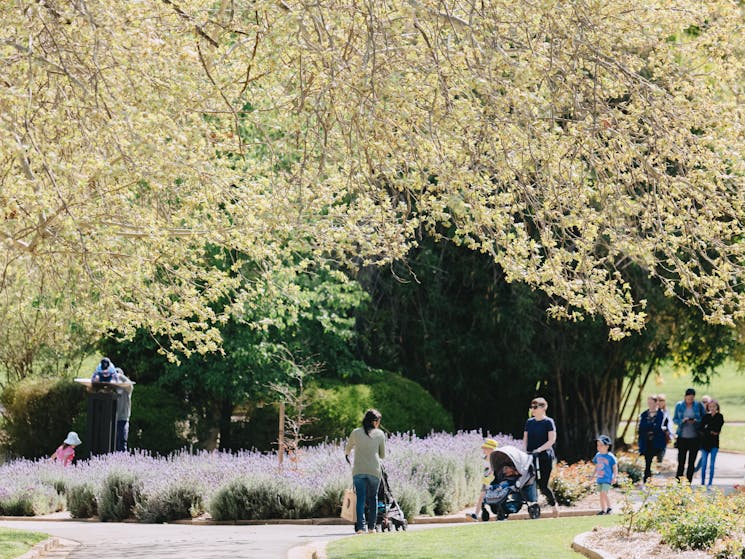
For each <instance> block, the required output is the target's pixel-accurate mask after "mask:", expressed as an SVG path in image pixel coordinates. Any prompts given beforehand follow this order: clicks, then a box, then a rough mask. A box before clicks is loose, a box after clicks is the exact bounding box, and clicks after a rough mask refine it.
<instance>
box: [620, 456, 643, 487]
mask: <svg viewBox="0 0 745 559" xmlns="http://www.w3.org/2000/svg"><path fill="white" fill-rule="evenodd" d="M617 458H618V473H619V474H626V475H627V476H628V478H629V480H631V483H639V482H640V481H641V480H642V478H643V477H644V465H643V464H642V463H641V462H639V459H638V456H634V457H632V456H631V455H628V454H621V455H619V456H617Z"/></svg>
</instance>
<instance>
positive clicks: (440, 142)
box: [0, 0, 745, 352]
mask: <svg viewBox="0 0 745 559" xmlns="http://www.w3.org/2000/svg"><path fill="white" fill-rule="evenodd" d="M742 17H743V13H742V6H740V4H739V3H737V2H733V1H725V0H713V1H711V2H702V3H695V4H692V3H690V2H686V1H683V0H677V1H668V0H665V1H663V0H653V1H651V2H647V3H645V4H644V5H639V4H638V3H637V2H632V1H631V0H619V1H617V2H607V3H606V2H601V1H595V0H583V1H580V2H560V1H558V0H553V1H551V0H536V1H522V0H520V1H518V0H505V1H496V0H486V1H483V0H478V1H477V0H450V1H440V0H438V1H435V0H383V1H376V2H366V3H362V2H359V1H358V0H319V1H317V2H313V3H305V2H301V1H293V0H279V1H278V0H271V1H270V0H255V1H251V2H248V1H242V0H232V1H228V0H222V1H218V2H214V1H206V0H192V1H190V2H188V3H183V4H179V3H178V2H174V1H172V0H163V1H162V2H132V1H130V0H106V1H102V0H98V1H89V2H85V3H80V2H70V3H67V2H32V1H30V0H25V1H23V0H22V1H18V2H15V3H13V4H12V5H11V6H6V7H5V8H4V9H3V11H2V14H1V15H0V22H2V32H1V33H2V39H0V238H2V239H3V240H4V243H5V246H6V251H5V252H4V255H3V256H2V274H1V275H0V304H1V305H2V306H3V307H4V308H3V315H5V316H12V317H15V318H16V319H17V320H18V321H20V322H24V323H28V322H29V317H30V315H29V313H41V314H42V316H44V317H45V319H46V320H47V325H51V324H57V325H59V328H56V329H55V328H50V331H54V332H55V333H56V335H57V336H58V337H59V336H65V335H67V334H66V333H68V332H70V331H71V330H70V326H69V325H70V322H71V321H73V322H74V324H75V325H76V328H75V329H74V332H75V333H78V332H79V331H80V329H83V330H86V331H90V332H93V333H101V332H105V331H108V330H111V329H113V328H118V329H120V330H123V331H124V332H125V333H129V334H131V333H133V332H134V331H135V328H137V327H145V328H148V329H150V330H151V331H153V332H155V333H158V334H165V335H170V336H171V337H172V338H171V339H172V343H173V344H174V346H175V348H176V349H177V350H181V351H186V352H189V351H191V350H193V349H195V348H196V349H199V350H200V351H208V350H211V349H215V348H216V347H218V344H219V342H220V333H219V325H220V324H224V323H226V322H227V321H228V320H229V319H230V317H231V316H238V317H239V318H240V317H242V316H243V315H244V314H248V315H249V316H251V314H252V313H250V312H249V313H245V309H246V306H247V305H248V306H250V305H252V304H254V302H255V301H256V293H254V292H252V291H251V289H250V288H249V289H246V288H245V286H246V285H249V286H250V285H251V282H250V281H248V282H246V281H244V279H245V278H241V277H240V275H241V269H242V268H243V262H240V261H236V262H228V265H227V266H211V265H209V262H210V258H211V250H210V247H214V246H217V247H221V248H224V249H226V252H225V254H231V253H232V252H231V251H235V252H236V253H240V254H242V255H245V258H246V259H248V260H250V261H251V262H255V263H258V266H259V269H260V270H264V271H265V272H266V274H267V277H271V275H272V274H273V273H275V271H276V270H277V269H278V268H281V267H284V266H286V265H287V262H295V264H294V265H296V266H297V267H298V268H301V269H302V267H303V266H304V265H306V264H304V263H303V262H302V260H297V259H293V258H291V255H295V254H304V255H308V258H310V259H322V260H330V261H332V262H335V263H338V264H339V265H342V266H348V267H350V268H352V269H355V268H356V267H357V266H360V265H369V264H385V263H388V262H390V261H392V260H394V259H400V258H403V257H405V255H406V254H407V252H408V250H409V248H410V247H411V246H412V245H413V244H415V243H416V240H415V239H416V238H415V235H414V234H415V232H416V231H417V229H424V230H427V231H429V232H430V233H431V234H437V231H438V228H441V227H443V226H444V227H448V228H450V229H451V230H452V231H453V235H452V237H453V239H454V240H455V241H456V242H457V243H461V244H463V245H465V246H467V247H469V248H472V249H474V250H477V251H483V252H485V253H488V254H489V255H491V257H492V258H493V260H494V261H495V262H496V263H497V264H498V265H499V266H500V267H501V269H503V270H504V272H505V276H506V278H507V279H508V280H510V281H515V280H520V281H523V282H525V283H527V284H528V285H530V286H532V287H534V288H538V289H540V290H542V291H544V292H545V293H546V294H547V295H548V296H549V297H550V300H551V309H552V311H554V313H555V314H557V315H561V316H565V317H569V318H579V317H581V316H583V315H596V316H600V317H602V318H603V319H604V320H605V322H606V323H607V324H609V325H610V326H611V334H612V336H614V337H617V338H620V337H623V336H624V335H625V334H626V333H628V332H629V331H633V330H637V329H640V328H642V327H643V325H644V323H645V320H646V315H645V301H644V300H643V299H639V298H637V297H635V294H634V292H633V290H632V288H631V286H630V285H629V283H628V281H627V280H626V279H625V277H624V273H625V271H626V269H627V267H628V266H629V265H630V264H634V265H636V266H639V267H640V268H641V269H642V270H643V271H644V273H646V274H648V275H650V276H652V277H654V278H656V279H657V280H659V281H660V282H662V283H663V284H664V285H665V287H666V293H667V295H668V296H670V297H678V298H680V299H682V300H684V301H686V302H687V303H689V304H691V305H693V306H694V307H696V308H698V309H699V311H700V312H701V313H702V314H704V315H705V316H707V317H708V318H710V319H711V320H713V321H715V322H718V323H723V324H731V323H732V322H733V321H734V320H736V319H737V318H740V317H741V316H742V313H743V309H745V305H744V302H745V301H744V300H743V293H742V289H741V287H740V285H741V282H742V279H743V262H742V251H743V247H744V246H745V245H743V244H742V243H741V242H740V239H741V236H742V234H743V217H744V215H743V212H744V209H743V197H745V188H743V186H744V185H743V176H745V173H744V172H743V171H745V169H744V168H743V167H744V166H745V162H743V158H742V154H743V153H745V126H744V123H743V117H744V116H745V115H744V114H743V107H744V106H745V104H744V103H743V98H742V96H743V91H742V84H743V68H745V64H744V62H745V61H744V58H745V53H744V52H743V49H744V48H745V47H743V44H742V41H741V40H740V37H741V31H742ZM216 301H227V303H226V304H224V305H222V306H216V305H214V303H215V302H216ZM254 326H255V327H260V325H258V324H254ZM6 327H11V326H5V325H4V326H3V328H6ZM70 335H72V333H71V334H70ZM76 335H77V334H76ZM55 343H59V340H57V342H55Z"/></svg>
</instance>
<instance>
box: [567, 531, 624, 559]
mask: <svg viewBox="0 0 745 559" xmlns="http://www.w3.org/2000/svg"><path fill="white" fill-rule="evenodd" d="M591 533H592V532H582V533H581V534H577V535H576V536H575V537H574V540H573V541H572V549H573V550H574V551H576V552H577V553H581V554H582V555H584V556H585V557H588V558H589V559H616V557H615V556H614V555H610V554H608V553H605V552H603V551H601V550H599V549H593V548H592V547H590V545H589V544H588V543H587V541H586V540H587V538H588V536H589V535H590V534H591Z"/></svg>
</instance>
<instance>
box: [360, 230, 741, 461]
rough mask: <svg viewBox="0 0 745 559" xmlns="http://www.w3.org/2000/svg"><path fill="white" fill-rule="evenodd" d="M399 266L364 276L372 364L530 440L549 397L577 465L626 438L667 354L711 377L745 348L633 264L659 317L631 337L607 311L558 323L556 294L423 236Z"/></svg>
mask: <svg viewBox="0 0 745 559" xmlns="http://www.w3.org/2000/svg"><path fill="white" fill-rule="evenodd" d="M397 271H398V277H399V279H395V278H390V277H387V276H386V275H385V274H379V273H373V272H371V273H370V274H369V275H368V276H367V278H366V280H365V282H364V283H365V285H366V286H367V287H368V289H370V290H371V297H372V299H373V300H374V301H376V302H377V303H378V304H377V305H376V306H371V307H370V308H369V310H368V312H366V313H363V314H362V316H361V317H360V325H361V329H362V332H361V340H362V344H361V347H362V355H363V356H364V359H366V360H368V361H369V362H370V363H371V364H374V365H375V366H380V367H388V368H393V369H400V370H402V371H404V373H405V374H406V376H408V377H409V378H412V379H414V380H416V381H417V382H419V383H421V384H422V385H423V386H424V387H425V388H427V389H428V390H429V391H430V392H431V393H432V394H433V395H435V397H436V398H437V399H438V400H440V401H441V402H442V403H443V405H444V406H445V408H446V409H447V410H448V411H449V412H450V413H452V414H453V417H454V419H455V423H456V427H458V428H483V429H485V430H488V431H491V432H508V433H511V434H513V435H515V436H517V437H521V436H522V430H523V425H524V422H525V419H526V418H527V417H528V410H527V407H528V403H529V402H530V399H531V398H532V397H533V396H535V395H542V396H544V397H545V398H546V399H547V400H548V401H549V415H551V416H552V417H554V418H555V419H556V421H557V425H558V451H559V453H560V454H561V456H562V458H566V459H570V460H572V459H575V458H585V457H587V456H588V455H589V453H591V452H592V441H593V439H594V437H595V436H596V435H597V434H599V433H607V434H610V435H611V436H613V435H615V433H616V428H617V425H618V422H619V415H618V414H619V410H620V407H621V401H622V399H623V398H624V396H625V394H624V391H623V390H624V388H623V387H624V382H625V381H626V380H628V379H631V380H632V381H634V382H635V383H637V384H638V383H639V382H640V381H643V379H644V378H645V377H647V376H648V374H649V373H650V372H653V371H656V369H657V368H658V367H659V365H660V364H661V363H662V362H663V361H664V360H667V359H672V360H675V361H676V362H677V363H678V364H679V365H680V366H681V367H684V368H686V369H687V370H690V371H691V373H692V375H693V376H694V377H695V378H696V379H698V380H704V379H706V378H708V377H709V375H711V374H712V373H713V370H714V368H715V367H716V366H717V365H718V364H720V363H721V362H722V361H723V360H724V359H725V358H726V357H727V355H728V354H729V352H730V351H731V350H732V349H733V348H734V347H736V346H737V344H738V339H737V331H736V330H735V329H732V328H729V327H725V326H717V325H712V324H709V323H707V322H706V321H705V320H703V318H702V316H701V314H700V313H699V312H698V311H697V310H696V309H694V308H691V307H689V306H687V305H685V304H684V303H682V302H680V301H676V300H674V299H670V298H668V297H665V296H664V294H663V292H662V288H661V287H660V286H659V284H658V283H657V282H656V281H655V280H654V279H650V278H649V277H648V276H647V274H645V273H644V272H643V271H641V270H639V269H636V268H634V267H629V268H628V269H627V270H626V278H627V281H628V283H629V286H630V288H631V289H633V290H634V294H635V296H639V297H644V298H645V299H647V300H648V302H649V303H648V311H649V315H648V319H647V321H646V325H645V328H644V329H643V330H642V331H640V332H638V333H636V334H634V335H631V336H628V337H626V338H624V339H623V340H620V341H614V340H612V339H610V336H609V327H608V325H607V324H605V322H604V321H603V320H602V319H600V318H594V319H593V318H587V319H583V320H576V321H566V320H559V319H556V318H552V317H551V316H549V315H547V313H546V308H547V307H549V306H550V304H551V301H550V300H549V299H547V298H546V296H545V294H543V293H541V292H539V291H535V290H532V289H530V288H529V287H528V286H526V285H524V284H520V283H514V282H513V283H509V282H507V281H506V278H505V277H504V275H503V273H502V271H501V270H500V269H499V267H497V266H495V265H494V264H493V262H491V261H490V259H489V258H488V257H487V256H484V255H479V254H477V253H474V252H472V251H468V250H466V249H464V248H462V247H457V246H454V245H453V244H452V243H448V242H446V241H443V242H435V241H434V240H432V239H428V238H424V239H422V240H421V242H420V246H419V249H418V250H417V251H414V252H413V253H412V254H411V258H410V259H408V260H407V262H406V265H405V266H404V265H401V266H400V267H399V268H398V269H397ZM400 278H406V280H407V281H406V282H402V281H401V280H400ZM378 347H380V348H382V351H377V350H376V349H377V348H378ZM631 384H633V382H632V383H631Z"/></svg>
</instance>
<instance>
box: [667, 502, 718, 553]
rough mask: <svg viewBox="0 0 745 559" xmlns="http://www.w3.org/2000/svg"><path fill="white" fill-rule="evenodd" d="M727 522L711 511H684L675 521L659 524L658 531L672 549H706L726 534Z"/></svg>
mask: <svg viewBox="0 0 745 559" xmlns="http://www.w3.org/2000/svg"><path fill="white" fill-rule="evenodd" d="M728 528H729V522H728V520H727V519H726V518H722V516H720V515H717V514H711V511H701V510H697V511H686V512H685V514H683V515H681V518H680V519H679V521H677V522H671V523H669V524H667V525H665V526H659V527H658V529H659V532H660V534H662V537H663V538H664V540H665V541H666V542H667V543H668V545H670V547H672V548H673V549H708V548H710V547H711V546H712V545H713V544H714V542H715V541H716V540H717V539H718V538H719V537H721V536H724V535H725V534H727V531H728Z"/></svg>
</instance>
